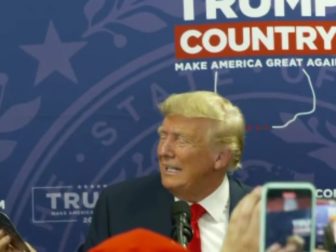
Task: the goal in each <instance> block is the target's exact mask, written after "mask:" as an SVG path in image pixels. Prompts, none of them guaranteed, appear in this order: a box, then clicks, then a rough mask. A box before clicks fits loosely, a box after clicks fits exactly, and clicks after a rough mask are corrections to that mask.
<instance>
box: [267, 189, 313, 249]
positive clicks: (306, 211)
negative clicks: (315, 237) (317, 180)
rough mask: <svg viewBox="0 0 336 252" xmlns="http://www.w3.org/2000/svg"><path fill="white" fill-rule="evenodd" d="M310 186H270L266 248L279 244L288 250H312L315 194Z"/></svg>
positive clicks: (268, 192)
mask: <svg viewBox="0 0 336 252" xmlns="http://www.w3.org/2000/svg"><path fill="white" fill-rule="evenodd" d="M312 194H313V192H312V190H310V189H304V188H300V189H279V188H269V190H268V191H267V193H266V211H265V214H266V216H265V243H266V244H265V245H266V246H265V247H266V251H267V250H268V248H270V247H271V246H272V245H274V244H276V243H277V244H279V245H280V246H281V247H282V248H284V249H285V251H291V252H304V251H310V247H311V242H312V240H311V239H312V237H311V234H312V227H313V225H312V216H313V212H312V204H313V202H312V196H313V195H312Z"/></svg>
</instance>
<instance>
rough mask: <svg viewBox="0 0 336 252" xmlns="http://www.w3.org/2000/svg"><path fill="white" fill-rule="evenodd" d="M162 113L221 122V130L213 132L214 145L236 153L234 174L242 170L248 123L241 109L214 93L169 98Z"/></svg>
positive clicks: (160, 107) (232, 163) (180, 95)
mask: <svg viewBox="0 0 336 252" xmlns="http://www.w3.org/2000/svg"><path fill="white" fill-rule="evenodd" d="M159 109H160V111H161V113H162V114H163V116H169V115H182V116H185V117H190V118H208V119H213V120H216V121H218V122H219V123H218V127H216V128H215V129H211V136H210V142H212V143H213V144H214V146H226V147H228V148H229V150H230V151H231V153H232V160H231V163H230V170H231V171H234V170H236V169H238V168H240V167H241V157H242V153H243V148H244V135H245V121H244V117H243V115H242V113H241V111H240V110H239V108H238V107H236V106H234V105H233V104H232V103H231V102H230V101H229V100H227V99H226V98H224V97H222V96H220V95H218V94H216V93H214V92H210V91H194V92H186V93H180V94H173V95H171V96H169V97H168V98H167V99H166V100H165V101H163V102H162V103H161V104H160V105H159Z"/></svg>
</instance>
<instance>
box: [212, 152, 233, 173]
mask: <svg viewBox="0 0 336 252" xmlns="http://www.w3.org/2000/svg"><path fill="white" fill-rule="evenodd" d="M231 158H232V153H231V151H230V150H229V149H225V150H223V151H219V152H217V154H216V157H215V170H217V171H219V170H226V169H227V168H228V166H229V164H230V161H231Z"/></svg>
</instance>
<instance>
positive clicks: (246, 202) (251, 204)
mask: <svg viewBox="0 0 336 252" xmlns="http://www.w3.org/2000/svg"><path fill="white" fill-rule="evenodd" d="M260 197H261V187H256V188H255V189H254V190H253V191H252V192H251V193H249V194H248V195H247V196H245V197H244V198H243V200H242V201H241V202H240V204H238V206H239V208H238V213H237V215H238V216H232V217H233V218H238V219H240V220H239V221H240V222H242V220H241V219H243V220H244V221H243V222H244V224H245V226H246V225H248V224H249V222H250V220H251V217H252V213H253V210H254V208H255V207H256V205H257V204H258V202H259V201H260Z"/></svg>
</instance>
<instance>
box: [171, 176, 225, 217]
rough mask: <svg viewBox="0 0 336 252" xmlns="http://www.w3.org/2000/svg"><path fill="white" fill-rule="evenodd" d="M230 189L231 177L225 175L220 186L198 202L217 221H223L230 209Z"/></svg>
mask: <svg viewBox="0 0 336 252" xmlns="http://www.w3.org/2000/svg"><path fill="white" fill-rule="evenodd" d="M229 190H230V187H229V179H228V177H227V175H225V177H224V179H223V181H222V183H221V184H220V185H219V187H218V188H217V189H216V190H215V191H214V192H212V193H211V194H210V195H208V196H207V197H206V198H204V199H202V200H201V201H199V202H197V203H198V204H200V205H201V206H202V207H204V209H205V210H206V211H207V213H208V214H209V215H210V216H211V217H212V218H213V219H214V220H215V221H223V220H224V219H225V212H226V211H228V209H229V195H230V192H229ZM177 200H179V199H178V198H176V197H175V201H177ZM188 204H189V205H190V204H191V203H190V202H188Z"/></svg>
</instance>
